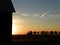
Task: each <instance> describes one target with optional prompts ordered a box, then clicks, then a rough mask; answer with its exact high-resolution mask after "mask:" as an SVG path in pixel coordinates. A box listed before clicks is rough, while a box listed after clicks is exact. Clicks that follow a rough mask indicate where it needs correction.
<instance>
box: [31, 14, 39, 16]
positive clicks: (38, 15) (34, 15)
mask: <svg viewBox="0 0 60 45" xmlns="http://www.w3.org/2000/svg"><path fill="white" fill-rule="evenodd" d="M32 15H33V16H35V17H40V15H39V14H32Z"/></svg>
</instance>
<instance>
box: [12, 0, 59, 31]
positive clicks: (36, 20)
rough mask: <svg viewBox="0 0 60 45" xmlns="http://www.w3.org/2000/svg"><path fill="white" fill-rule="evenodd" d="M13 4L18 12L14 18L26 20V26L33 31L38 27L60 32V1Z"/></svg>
mask: <svg viewBox="0 0 60 45" xmlns="http://www.w3.org/2000/svg"><path fill="white" fill-rule="evenodd" d="M12 2H13V5H14V8H15V10H16V13H15V14H13V16H18V17H19V18H20V20H24V21H25V22H26V23H24V26H25V25H26V27H28V28H29V29H32V30H33V29H34V28H35V26H36V28H38V27H39V29H40V30H59V31H60V28H59V27H60V0H12ZM29 24H31V25H30V26H29ZM30 27H31V28H30ZM40 27H41V28H40ZM44 27H45V28H44ZM36 28H35V29H34V30H36ZM26 29H27V28H26Z"/></svg>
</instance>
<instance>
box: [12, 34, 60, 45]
mask: <svg viewBox="0 0 60 45" xmlns="http://www.w3.org/2000/svg"><path fill="white" fill-rule="evenodd" d="M25 44H28V45H31V44H33V45H39V44H48V45H49V44H53V45H54V44H56V45H58V44H60V36H59V35H13V36H12V45H25Z"/></svg>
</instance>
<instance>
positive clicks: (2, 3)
mask: <svg viewBox="0 0 60 45" xmlns="http://www.w3.org/2000/svg"><path fill="white" fill-rule="evenodd" d="M13 12H15V9H14V6H13V4H12V2H11V0H0V42H1V43H2V42H3V43H4V42H5V43H4V44H7V42H9V41H10V40H11V30H12V14H13ZM1 43H0V44H1ZM3 43H2V44H3Z"/></svg>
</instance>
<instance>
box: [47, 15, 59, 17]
mask: <svg viewBox="0 0 60 45" xmlns="http://www.w3.org/2000/svg"><path fill="white" fill-rule="evenodd" d="M48 16H50V17H60V15H48Z"/></svg>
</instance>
